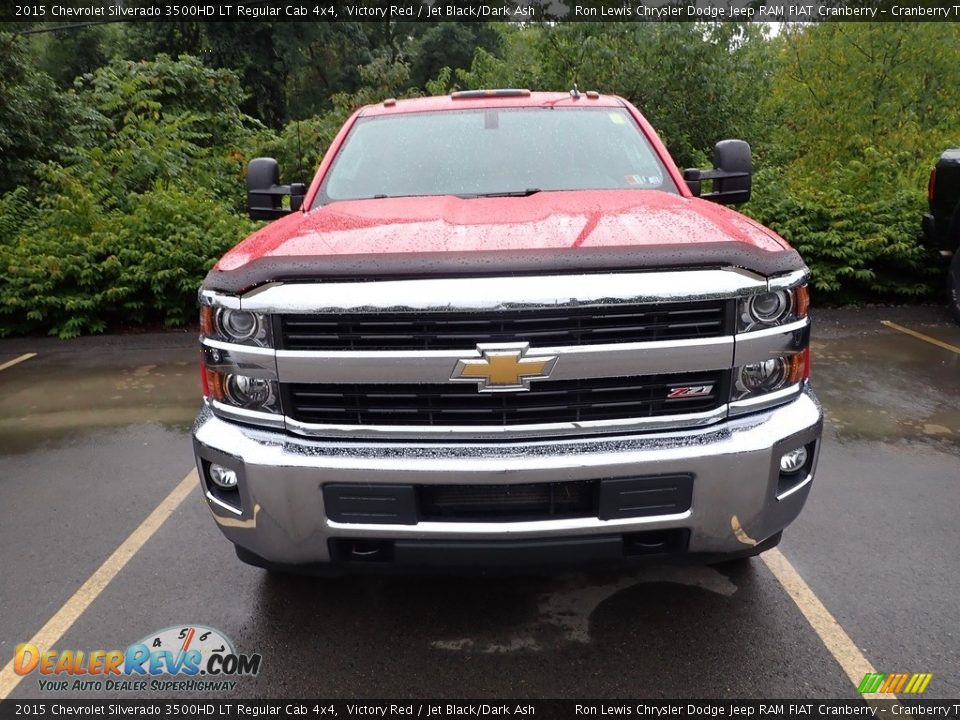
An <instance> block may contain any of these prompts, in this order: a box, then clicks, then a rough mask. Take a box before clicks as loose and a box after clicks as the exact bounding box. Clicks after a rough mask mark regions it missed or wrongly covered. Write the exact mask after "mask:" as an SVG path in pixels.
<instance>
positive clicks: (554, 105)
mask: <svg viewBox="0 0 960 720" xmlns="http://www.w3.org/2000/svg"><path fill="white" fill-rule="evenodd" d="M714 164H715V166H716V168H715V169H713V170H687V171H685V172H684V173H681V172H680V171H679V170H678V169H677V167H676V166H675V164H674V163H673V161H672V160H671V158H670V156H669V154H668V153H667V151H666V149H665V148H664V146H663V144H662V143H661V142H660V140H659V138H658V137H657V135H656V133H655V132H654V130H653V128H652V127H651V126H650V125H649V123H647V121H646V120H645V119H644V118H643V116H642V115H641V114H640V113H639V112H638V111H637V109H636V108H634V107H633V106H631V105H630V104H629V103H627V102H626V101H624V100H623V99H621V98H618V97H611V96H603V95H598V94H597V93H593V92H590V93H579V92H576V91H574V92H572V93H530V92H528V91H526V90H501V91H478V92H462V93H455V94H453V95H452V96H449V97H435V98H420V99H412V100H400V101H395V100H388V101H386V102H384V103H382V104H380V105H375V106H368V107H365V108H363V109H361V110H359V111H358V112H357V113H355V114H354V115H353V116H352V117H351V118H350V119H349V120H348V121H347V123H346V125H344V127H343V129H342V130H341V131H340V133H339V134H338V135H337V137H336V139H335V140H334V141H333V144H332V145H331V147H330V149H329V151H328V152H327V154H326V155H325V157H324V159H323V162H322V164H321V165H320V168H319V170H318V172H317V174H316V177H315V178H314V180H313V182H312V184H311V185H310V186H309V188H306V187H305V186H304V185H297V184H294V185H280V184H279V171H278V168H277V163H276V162H275V161H273V160H271V159H267V158H259V159H256V160H253V161H252V162H251V163H250V166H249V172H248V178H247V185H248V190H249V198H250V212H251V215H252V216H253V217H255V218H261V219H273V218H278V219H276V220H275V222H272V223H271V224H269V225H267V226H266V227H264V228H263V229H261V230H260V231H258V232H256V233H254V234H253V235H252V236H250V237H249V238H247V239H246V240H244V241H243V242H241V243H240V244H239V245H237V246H236V247H235V248H233V249H232V250H230V251H229V252H228V253H227V254H226V255H224V256H223V257H222V258H221V259H220V261H219V262H218V263H217V265H216V267H214V269H213V270H212V271H211V272H210V274H209V275H208V276H207V278H206V280H205V281H204V284H203V287H202V288H201V291H200V302H201V306H202V307H201V328H202V338H201V344H202V358H203V359H202V363H203V366H202V375H203V388H204V395H205V399H204V402H203V407H202V409H201V412H200V416H199V417H198V419H197V421H196V425H195V427H194V445H195V451H196V458H197V463H198V466H199V469H200V475H201V478H202V483H203V490H204V492H205V495H206V499H207V501H208V504H209V506H210V509H211V511H212V513H213V516H214V519H215V520H216V522H217V523H218V525H219V527H220V529H221V530H222V531H223V533H224V535H226V537H227V538H228V539H229V540H230V541H231V542H233V543H234V544H235V545H236V548H237V553H238V555H239V556H240V558H241V559H242V560H244V561H246V562H249V563H252V564H255V565H260V566H262V567H267V568H271V569H280V570H283V569H291V570H302V571H313V572H322V571H328V572H330V571H332V572H341V571H350V570H375V569H381V570H383V569H390V568H402V569H407V568H425V567H426V568H431V567H445V568H453V569H458V570H474V569H483V570H486V569H503V568H509V567H520V568H528V569H529V568H533V569H538V568H544V567H549V566H556V565H580V566H584V565H586V566H588V567H598V566H601V565H618V564H619V565H624V564H629V563H632V562H640V561H647V560H650V559H657V558H667V557H688V558H691V559H694V560H697V561H705V562H713V561H717V560H725V559H732V558H738V557H745V556H750V555H755V554H757V553H758V552H762V551H763V550H765V549H767V548H769V547H772V546H774V545H775V544H776V543H777V542H778V541H779V539H780V535H781V532H782V530H783V529H784V528H785V527H786V526H787V525H788V524H790V522H792V521H793V520H794V518H796V517H797V515H798V513H799V512H800V510H801V508H802V507H803V504H804V502H805V501H806V499H807V495H808V493H809V491H810V486H811V482H812V479H813V474H814V471H815V469H816V464H817V455H818V451H819V440H820V432H821V426H822V413H821V409H820V405H819V403H818V402H817V399H816V397H815V396H814V394H813V392H812V390H811V388H810V385H809V380H808V376H809V363H810V360H809V338H810V321H809V319H808V316H807V310H808V306H809V302H808V293H807V281H808V277H809V273H808V271H807V268H806V266H805V265H804V264H803V261H802V260H801V259H800V256H799V255H798V254H797V253H796V251H794V250H793V249H791V248H790V247H789V246H788V245H787V243H786V242H784V241H783V240H782V239H781V238H779V237H778V236H777V235H775V234H774V233H773V232H771V231H770V230H768V229H766V228H764V227H762V226H761V225H759V224H757V223H756V222H754V221H752V220H750V219H748V218H746V217H744V216H742V215H740V214H738V213H736V212H734V211H732V210H730V209H728V208H726V207H723V205H724V204H725V203H738V202H743V201H745V200H747V199H748V198H749V196H750V172H751V161H750V149H749V146H748V145H747V144H746V143H745V142H742V141H739V140H726V141H723V142H720V143H718V144H717V146H716V149H715V153H714ZM708 186H709V190H710V192H706V191H707V189H708Z"/></svg>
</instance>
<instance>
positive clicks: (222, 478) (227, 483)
mask: <svg viewBox="0 0 960 720" xmlns="http://www.w3.org/2000/svg"><path fill="white" fill-rule="evenodd" d="M784 457H786V456H784ZM781 464H782V462H781ZM210 480H211V481H212V482H213V484H214V485H217V486H218V487H222V488H224V489H226V490H232V489H233V488H235V487H236V486H237V473H236V471H235V470H228V469H227V468H225V467H224V466H223V465H215V464H213V463H211V464H210Z"/></svg>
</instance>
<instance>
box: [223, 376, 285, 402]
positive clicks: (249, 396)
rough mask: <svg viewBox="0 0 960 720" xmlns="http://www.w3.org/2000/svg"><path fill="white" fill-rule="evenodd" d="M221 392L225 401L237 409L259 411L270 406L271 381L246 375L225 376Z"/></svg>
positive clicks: (271, 397) (271, 396)
mask: <svg viewBox="0 0 960 720" xmlns="http://www.w3.org/2000/svg"><path fill="white" fill-rule="evenodd" d="M223 390H224V393H225V394H226V396H227V399H229V400H230V402H231V403H232V404H233V405H236V406H237V407H242V408H247V409H248V410H259V409H260V408H263V407H267V406H269V405H271V404H272V403H271V401H272V399H273V387H272V381H271V380H264V379H263V378H255V377H250V376H248V375H227V376H226V378H224V383H223Z"/></svg>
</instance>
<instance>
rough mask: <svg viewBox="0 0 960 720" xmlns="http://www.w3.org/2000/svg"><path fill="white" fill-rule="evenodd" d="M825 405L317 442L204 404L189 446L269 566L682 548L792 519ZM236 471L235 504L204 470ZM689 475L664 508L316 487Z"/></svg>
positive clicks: (771, 530) (241, 541) (727, 546)
mask: <svg viewBox="0 0 960 720" xmlns="http://www.w3.org/2000/svg"><path fill="white" fill-rule="evenodd" d="M821 427H822V411H821V408H820V404H819V402H818V401H817V399H816V396H815V395H814V394H813V392H812V391H811V390H810V389H809V387H806V388H804V390H803V392H802V393H801V394H800V395H798V396H797V397H796V398H795V399H794V400H792V401H790V402H789V403H787V404H785V405H781V406H779V407H776V408H773V409H769V410H764V411H759V412H756V413H754V414H750V415H746V416H742V417H736V418H730V419H728V420H726V421H724V422H722V423H719V424H716V425H712V426H710V427H704V428H695V429H689V430H685V431H671V432H661V433H646V434H642V435H630V436H617V437H604V438H597V437H593V438H581V439H550V440H541V441H536V442H530V441H524V442H503V443H499V442H476V443H466V442H460V443H440V442H437V443H419V444H417V443H410V442H407V443H404V442H390V443H388V442H363V443H359V442H353V443H350V442H324V441H319V440H310V439H305V438H301V437H293V436H291V435H288V434H286V433H284V432H280V431H274V430H263V429H255V428H251V427H247V426H243V425H240V424H237V423H234V422H230V421H227V420H223V419H221V418H219V417H217V416H215V415H214V414H213V413H212V412H211V410H210V409H209V408H208V407H207V406H204V408H203V409H202V411H201V413H200V416H199V417H198V418H197V422H196V424H195V427H194V447H195V452H196V456H197V463H198V466H199V468H200V474H201V478H202V479H201V482H202V484H203V490H204V492H205V495H206V497H207V502H208V504H209V506H210V509H211V511H212V512H213V516H214V519H215V520H216V521H217V523H218V525H219V526H220V529H221V530H222V531H223V534H224V535H225V536H226V537H227V538H228V539H229V540H230V541H231V542H233V543H235V544H236V545H237V546H238V547H240V548H243V549H245V550H247V551H248V553H253V554H254V555H256V556H258V557H259V558H262V559H263V560H265V561H268V562H270V563H276V564H281V565H304V564H314V563H329V562H330V561H331V555H330V544H329V541H330V540H331V539H344V538H354V539H361V538H363V539H370V540H385V539H386V540H395V541H437V542H444V541H505V540H513V541H522V540H547V539H563V538H587V539H589V538H591V537H596V538H600V537H611V536H621V535H624V534H631V533H640V532H644V531H648V530H668V529H684V530H687V531H689V543H688V544H687V546H686V550H687V552H689V553H697V554H700V553H703V554H711V555H713V554H736V553H738V552H743V551H745V550H749V549H750V548H751V547H752V546H753V545H754V544H756V543H759V542H762V541H764V540H766V539H767V538H770V537H771V536H773V535H775V534H776V533H778V532H780V531H781V530H783V528H785V527H786V526H787V525H789V524H790V523H791V522H792V521H793V520H794V518H796V517H797V515H798V514H799V512H800V510H801V508H802V507H803V504H804V502H805V501H806V499H807V495H808V493H809V491H810V485H811V481H812V479H813V474H814V471H815V470H816V460H817V455H818V453H819V438H820V431H821ZM811 444H813V446H814V447H813V450H814V452H813V460H812V465H811V466H810V472H809V474H805V475H804V477H803V478H802V479H801V480H799V481H798V482H796V483H794V484H792V485H790V487H789V488H788V489H786V490H784V487H783V486H779V487H778V482H779V460H780V456H781V455H782V454H783V453H784V452H787V451H789V450H793V449H794V448H796V447H799V446H801V445H811ZM211 462H213V463H219V464H222V465H226V466H227V467H229V468H232V469H234V470H236V471H237V473H238V476H239V500H240V505H241V506H242V509H241V510H239V511H237V510H235V509H232V508H231V507H230V506H229V505H228V504H226V503H223V502H221V501H220V500H218V499H217V497H216V493H215V492H211V488H210V487H209V481H208V479H207V477H206V474H205V468H206V466H207V465H208V464H209V463H211ZM671 473H689V474H692V475H693V476H694V481H693V499H692V503H691V506H690V509H689V510H687V511H685V512H682V513H676V514H671V515H653V516H648V517H641V518H622V519H616V520H600V519H598V518H596V517H593V518H575V519H557V520H538V521H520V522H435V521H431V522H422V521H421V522H419V523H417V524H413V525H385V524H357V523H338V522H334V521H332V520H330V519H329V518H328V517H327V514H326V512H325V508H324V502H323V493H322V486H323V485H324V484H326V483H333V482H336V483H357V484H391V483H402V484H414V485H428V484H445V485H449V484H458V483H463V484H472V485H477V484H484V483H491V484H511V483H535V482H557V481H565V480H596V479H600V478H618V477H635V476H638V475H661V474H671Z"/></svg>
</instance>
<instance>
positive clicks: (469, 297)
mask: <svg viewBox="0 0 960 720" xmlns="http://www.w3.org/2000/svg"><path fill="white" fill-rule="evenodd" d="M767 288H768V281H767V279H766V278H763V277H761V276H759V275H756V274H754V273H751V272H748V271H745V270H742V269H736V268H703V269H691V270H680V269H671V270H664V271H661V272H630V271H627V272H623V273H615V272H611V273H595V274H590V273H587V274H570V275H530V276H526V275H507V276H489V277H485V276H481V277H440V278H427V277H423V278H411V279H395V280H392V279H385V280H376V281H372V280H370V281H368V280H364V281H357V282H338V281H335V280H334V281H325V282H277V283H273V284H269V285H266V286H261V287H257V288H255V289H253V290H251V291H249V292H248V293H246V294H244V295H243V296H242V297H240V298H236V299H231V298H228V299H226V300H223V301H218V302H221V304H222V305H223V306H225V307H231V306H233V307H239V308H240V309H242V310H245V311H249V312H255V313H262V314H264V315H268V316H270V317H271V318H272V319H271V323H272V324H271V330H272V333H271V334H272V342H273V344H272V346H271V347H269V348H254V347H244V346H241V345H236V344H230V345H224V344H223V343H217V342H214V341H212V340H205V345H206V346H208V348H207V350H208V352H209V353H215V354H216V358H219V359H216V358H215V359H216V362H217V363H218V366H220V365H228V366H230V367H236V368H237V369H238V370H239V371H240V372H241V373H242V374H247V375H251V376H253V377H260V378H265V379H270V380H273V381H274V382H276V388H277V391H278V393H279V398H280V405H281V407H282V412H281V413H278V414H277V417H276V419H275V421H274V418H273V417H270V418H268V419H269V420H270V421H274V422H276V425H274V426H275V427H276V426H279V427H283V428H285V429H286V430H287V431H288V432H290V433H293V434H296V435H302V436H310V437H316V438H321V439H329V440H337V441H348V442H349V441H365V440H383V441H392V440H412V441H420V440H423V441H434V440H441V439H443V440H467V441H482V440H490V439H497V440H501V439H502V440H517V441H521V440H526V439H543V438H548V437H553V438H559V437H573V436H583V435H590V434H609V433H637V432H659V431H665V430H672V429H680V428H700V427H704V426H707V425H710V424H713V423H717V422H721V421H722V420H724V419H725V418H726V417H727V415H728V411H729V378H730V373H731V368H733V367H735V366H736V365H738V364H744V363H745V362H756V361H757V360H758V359H763V358H765V357H769V355H770V352H772V351H773V350H777V349H778V348H779V346H780V345H782V340H779V339H778V337H774V336H770V337H768V336H767V335H766V334H762V333H756V334H755V335H756V337H755V338H751V339H749V340H747V339H746V338H744V342H743V344H742V345H741V344H740V340H739V338H738V337H737V334H736V332H735V327H734V326H735V323H736V317H735V315H736V307H737V304H738V302H739V300H740V298H743V297H748V296H750V295H753V294H757V293H760V292H764V291H766V289H767ZM231 303H233V305H231ZM468 370H469V372H467V371H468ZM534 370H536V372H534ZM221 405H222V404H221ZM217 410H218V412H222V413H224V414H229V415H230V416H231V417H233V418H234V419H236V420H238V421H240V422H252V423H257V422H261V417H262V416H264V415H265V413H256V414H255V415H256V417H252V416H250V415H249V414H248V413H246V412H245V411H241V410H239V409H229V408H226V409H225V408H222V407H219V406H218V407H217Z"/></svg>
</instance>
